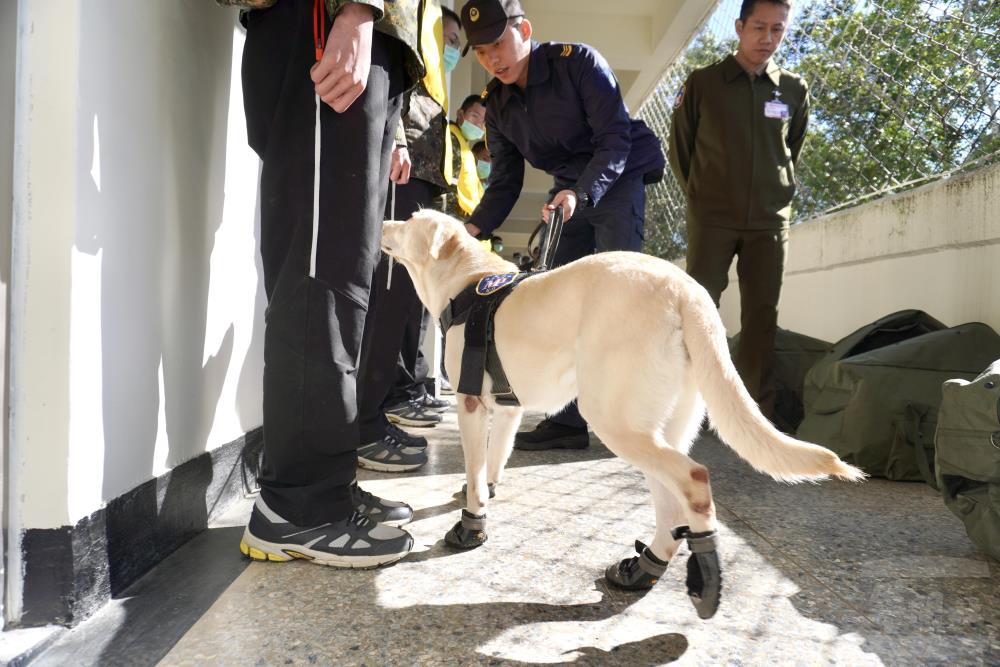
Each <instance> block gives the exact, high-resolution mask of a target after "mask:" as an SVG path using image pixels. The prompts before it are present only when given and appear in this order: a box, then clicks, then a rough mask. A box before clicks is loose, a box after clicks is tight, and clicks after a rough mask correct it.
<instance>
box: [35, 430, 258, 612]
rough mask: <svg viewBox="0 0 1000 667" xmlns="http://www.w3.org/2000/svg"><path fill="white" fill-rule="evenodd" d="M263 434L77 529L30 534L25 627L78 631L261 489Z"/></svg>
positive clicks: (135, 492)
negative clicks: (215, 519)
mask: <svg viewBox="0 0 1000 667" xmlns="http://www.w3.org/2000/svg"><path fill="white" fill-rule="evenodd" d="M262 446H263V439H262V434H261V429H256V430H254V431H251V432H250V433H248V434H246V435H245V436H244V437H242V438H240V439H238V440H236V441H234V442H231V443H229V444H227V445H224V446H222V447H219V448H217V449H214V450H212V451H211V452H206V453H205V454H202V455H201V456H198V457H195V458H194V459H191V460H190V461H187V462H185V463H182V464H181V465H179V466H177V467H176V468H174V469H173V470H171V471H170V472H168V473H166V474H165V475H163V476H161V477H158V478H156V479H152V480H150V481H148V482H146V483H145V484H141V485H140V486H138V487H136V488H134V489H132V490H131V491H129V492H128V493H125V494H123V495H121V496H119V497H118V498H115V499H114V500H112V501H111V502H109V503H108V504H107V506H106V507H104V508H103V509H101V510H98V511H97V512H94V513H93V514H91V515H90V516H88V517H85V518H83V519H81V520H80V521H79V522H78V523H77V524H76V525H75V526H63V527H61V528H55V529H28V530H26V531H25V532H24V535H23V539H22V542H21V550H22V558H23V563H24V612H23V615H22V617H21V622H20V625H21V626H24V627H28V626H37V625H50V624H59V625H68V626H72V625H76V624H77V623H79V622H80V621H82V620H84V619H86V618H87V617H88V616H90V615H91V614H92V613H94V611H96V610H97V609H98V608H99V607H100V606H101V605H103V604H104V603H105V602H107V601H108V600H109V599H111V597H113V596H115V595H117V594H118V593H120V592H121V591H123V590H124V589H125V588H127V587H128V586H129V585H131V584H132V583H134V582H135V581H136V580H138V579H139V578H140V577H141V576H142V575H144V574H145V573H146V572H148V571H149V570H150V569H152V568H153V567H154V566H155V565H156V564H157V563H159V562H160V561H162V560H163V559H164V558H166V557H167V556H169V555H170V554H171V553H172V552H173V551H174V550H176V549H177V548H178V547H180V546H181V545H182V544H184V543H185V542H187V541H188V540H190V539H191V538H192V537H194V536H195V535H197V534H198V533H200V532H201V531H203V530H205V528H206V527H207V526H208V522H209V520H210V519H211V518H212V517H213V516H215V515H216V514H217V513H219V512H222V511H223V510H225V509H226V507H227V506H228V505H229V504H230V503H231V502H232V501H234V500H236V499H238V498H241V497H243V496H244V495H245V494H246V493H247V492H248V491H250V490H252V489H253V488H255V485H256V481H255V480H256V476H257V472H258V470H259V462H260V452H261V448H262Z"/></svg>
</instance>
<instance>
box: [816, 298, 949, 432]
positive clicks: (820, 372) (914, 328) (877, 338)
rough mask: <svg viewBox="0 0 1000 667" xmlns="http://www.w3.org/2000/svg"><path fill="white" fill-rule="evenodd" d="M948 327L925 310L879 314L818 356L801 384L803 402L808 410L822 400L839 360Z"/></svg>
mask: <svg viewBox="0 0 1000 667" xmlns="http://www.w3.org/2000/svg"><path fill="white" fill-rule="evenodd" d="M947 328H948V327H946V326H945V325H944V324H943V323H941V322H939V321H937V320H936V319H934V318H933V317H931V316H930V315H928V314H927V313H925V312H924V311H922V310H912V309H911V310H900V311H897V312H895V313H892V314H889V315H886V316H885V317H880V318H878V319H877V320H875V321H874V322H872V323H871V324H866V325H865V326H863V327H861V328H860V329H858V330H857V331H854V332H853V333H851V334H849V335H847V336H844V337H843V338H841V339H840V340H838V341H837V342H836V343H834V344H833V345H832V346H831V347H830V348H829V351H828V352H827V354H826V355H825V356H824V357H823V358H821V359H818V360H817V361H816V363H815V364H813V366H812V367H811V368H810V369H809V372H808V373H807V374H806V378H805V382H804V383H803V387H802V405H803V407H804V409H805V411H806V412H809V408H810V406H811V405H812V404H813V402H814V401H816V400H820V394H821V393H822V392H823V389H824V388H825V386H826V378H827V376H828V374H829V373H830V367H831V366H833V365H834V364H836V363H837V362H838V361H841V360H843V359H847V358H848V357H853V356H854V355H856V354H864V353H865V352H869V351H871V350H877V349H878V348H880V347H885V346H887V345H892V344H893V343H899V342H900V341H904V340H908V339H910V338H916V337H917V336H922V335H924V334H925V333H930V332H931V331H941V330H943V329H947Z"/></svg>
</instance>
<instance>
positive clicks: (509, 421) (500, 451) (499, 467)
mask: <svg viewBox="0 0 1000 667" xmlns="http://www.w3.org/2000/svg"><path fill="white" fill-rule="evenodd" d="M523 414H524V410H523V409H522V408H520V407H506V406H502V405H498V406H497V407H496V408H494V409H493V424H492V425H491V426H490V437H489V445H488V446H487V449H486V452H487V453H486V457H487V458H486V481H487V482H488V483H489V487H490V497H491V498H492V497H493V488H494V487H495V486H496V485H497V484H499V483H500V481H501V480H502V479H503V469H504V466H506V465H507V459H508V458H510V452H511V450H512V449H513V448H514V434H515V433H517V427H518V426H520V425H521V416H522V415H523Z"/></svg>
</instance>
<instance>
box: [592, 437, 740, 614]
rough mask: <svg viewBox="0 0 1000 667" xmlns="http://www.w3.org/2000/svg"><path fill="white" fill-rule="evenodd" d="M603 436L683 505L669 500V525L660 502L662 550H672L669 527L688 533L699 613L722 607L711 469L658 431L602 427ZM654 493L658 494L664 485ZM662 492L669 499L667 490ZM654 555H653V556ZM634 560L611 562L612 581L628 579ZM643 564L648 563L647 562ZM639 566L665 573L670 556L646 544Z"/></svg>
mask: <svg viewBox="0 0 1000 667" xmlns="http://www.w3.org/2000/svg"><path fill="white" fill-rule="evenodd" d="M599 436H600V437H601V439H602V440H604V442H605V443H606V444H607V445H608V447H609V448H610V449H611V450H612V451H614V452H615V453H617V454H618V455H619V456H621V457H622V458H623V459H625V460H626V461H628V462H629V463H632V464H633V465H635V466H636V467H638V468H639V469H640V470H642V471H643V472H644V473H646V475H647V477H648V478H652V480H653V481H655V482H657V483H658V484H659V485H662V487H663V488H662V490H663V491H664V492H666V493H669V494H671V495H673V497H674V503H676V504H677V505H678V507H679V509H680V512H679V513H675V512H673V511H671V509H670V507H671V505H670V503H669V502H666V503H665V504H664V508H665V510H664V512H663V515H664V521H666V522H668V525H664V524H663V523H661V520H660V510H659V507H658V509H657V526H656V531H657V540H656V542H657V548H658V549H663V551H660V553H661V554H663V555H666V553H668V552H667V551H666V549H665V547H664V546H660V545H667V544H669V542H668V540H667V538H666V537H665V536H663V535H662V531H664V530H668V529H670V528H673V531H672V536H671V537H672V538H673V540H675V541H676V540H680V539H682V538H687V543H688V548H689V549H690V551H691V557H690V558H689V559H688V562H687V588H688V597H690V598H691V602H692V604H694V606H695V610H696V611H697V612H698V616H699V617H700V618H711V617H712V616H714V615H715V612H716V611H717V610H718V608H719V599H720V595H721V591H722V570H721V567H720V565H719V557H718V553H717V551H716V547H717V531H716V529H717V522H716V518H715V504H714V503H713V501H712V491H711V488H710V487H709V484H708V470H707V469H706V468H705V467H704V466H702V465H700V464H698V463H696V462H695V461H693V460H692V459H691V458H689V457H688V456H686V455H685V454H681V453H680V452H678V451H677V450H675V449H673V448H671V447H669V446H668V445H667V444H666V443H665V442H663V439H662V436H660V435H659V434H656V435H654V436H649V435H643V434H638V433H631V434H627V433H619V434H617V436H618V437H614V436H613V435H612V434H606V435H601V434H600V433H599ZM651 487H653V485H652V484H651ZM654 493H655V495H654V500H656V499H657V497H658V496H659V495H660V491H658V490H657V491H655V492H654ZM662 498H663V499H666V496H662ZM659 502H663V500H659V501H658V503H659ZM684 518H686V519H687V524H686V525H682V526H677V525H676V522H677V521H679V520H682V519H684ZM669 524H673V525H669ZM637 547H638V545H637ZM675 548H676V547H675ZM650 555H652V556H653V557H654V558H649V556H650ZM631 560H632V559H627V561H622V563H619V564H616V565H613V566H611V567H609V568H608V571H607V572H606V576H607V578H608V581H609V582H611V583H613V584H617V585H619V586H621V585H622V584H621V583H620V582H619V581H616V575H617V577H618V579H620V580H621V581H622V582H625V583H628V581H629V579H628V577H626V576H624V575H625V574H628V573H627V572H625V571H623V570H622V568H623V566H624V565H626V564H627V562H629V561H631ZM643 565H645V567H642V566H643ZM635 566H636V567H639V568H640V569H641V570H644V571H646V572H650V573H657V572H659V573H660V574H662V572H663V570H665V569H666V561H665V559H662V558H660V557H659V556H656V553H655V552H652V551H650V550H649V549H646V548H643V549H642V550H641V551H640V555H639V556H638V557H637V558H636V565H635ZM658 578H659V577H658V576H656V577H653V579H658ZM652 583H655V581H653V582H652ZM652 583H649V585H652ZM626 587H627V586H626ZM646 587H648V586H646Z"/></svg>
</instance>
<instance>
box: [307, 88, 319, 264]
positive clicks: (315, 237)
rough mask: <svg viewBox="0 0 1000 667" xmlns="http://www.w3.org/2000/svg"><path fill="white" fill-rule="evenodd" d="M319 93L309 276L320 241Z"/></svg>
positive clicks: (317, 99) (317, 96)
mask: <svg viewBox="0 0 1000 667" xmlns="http://www.w3.org/2000/svg"><path fill="white" fill-rule="evenodd" d="M320 104H321V102H320V99H319V95H316V133H315V134H316V145H315V147H314V150H313V153H314V157H313V162H314V164H313V228H312V249H311V250H310V254H309V277H310V278H315V277H316V246H317V244H318V241H319V154H320V150H319V143H320V142H319V139H320V130H319V109H320Z"/></svg>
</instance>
